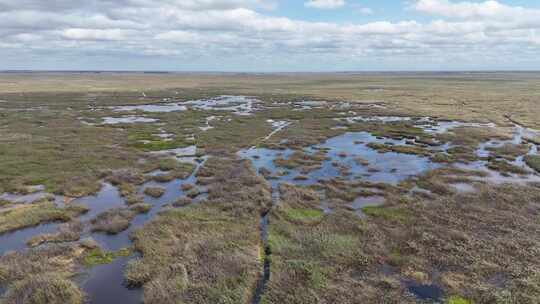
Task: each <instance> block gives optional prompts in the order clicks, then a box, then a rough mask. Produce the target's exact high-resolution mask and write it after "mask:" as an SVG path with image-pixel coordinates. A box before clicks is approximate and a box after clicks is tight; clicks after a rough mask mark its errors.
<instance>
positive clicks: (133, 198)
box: [125, 194, 144, 206]
mask: <svg viewBox="0 0 540 304" xmlns="http://www.w3.org/2000/svg"><path fill="white" fill-rule="evenodd" d="M125 201H126V204H128V205H130V206H131V205H137V204H144V197H143V196H142V195H138V194H132V195H129V196H127V197H126V199H125Z"/></svg>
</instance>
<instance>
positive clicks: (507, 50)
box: [0, 0, 540, 72]
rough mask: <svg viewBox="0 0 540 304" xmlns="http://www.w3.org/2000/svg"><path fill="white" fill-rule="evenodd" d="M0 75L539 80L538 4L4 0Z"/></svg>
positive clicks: (496, 0)
mask: <svg viewBox="0 0 540 304" xmlns="http://www.w3.org/2000/svg"><path fill="white" fill-rule="evenodd" d="M0 36H1V37H0V69H1V70H6V69H47V70H168V71H260V72H273V71H363V70H501V69H503V70H538V69H540V1H536V0H534V1H533V0H480V1H479V0H463V1H460V0H403V1H400V0H385V1H381V0H380V1H375V0H289V1H285V0H94V1H86V0H51V1H42V0H0Z"/></svg>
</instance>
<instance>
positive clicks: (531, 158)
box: [524, 155, 540, 173]
mask: <svg viewBox="0 0 540 304" xmlns="http://www.w3.org/2000/svg"><path fill="white" fill-rule="evenodd" d="M524 160H525V163H527V165H528V166H529V167H531V168H533V169H534V170H536V172H539V173H540V155H527V156H525V158H524Z"/></svg>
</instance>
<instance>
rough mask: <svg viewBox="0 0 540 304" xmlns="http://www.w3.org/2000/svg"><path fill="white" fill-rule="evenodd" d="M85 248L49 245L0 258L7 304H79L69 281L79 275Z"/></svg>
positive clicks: (1, 279)
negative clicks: (80, 262) (78, 270)
mask: <svg viewBox="0 0 540 304" xmlns="http://www.w3.org/2000/svg"><path fill="white" fill-rule="evenodd" d="M85 252H86V250H85V248H82V247H80V246H79V245H78V244H75V243H71V244H49V245H48V246H41V247H36V248H30V249H28V250H26V251H24V252H10V253H6V254H4V255H3V256H1V257H0V285H1V286H2V287H5V288H6V290H7V291H6V293H5V298H4V301H6V302H7V303H39V304H42V303H80V301H82V296H81V298H79V295H81V294H80V291H79V289H78V287H77V286H76V285H74V284H72V283H71V282H70V281H68V279H69V278H70V277H71V276H73V275H74V274H76V270H77V269H78V263H79V260H80V259H81V258H82V256H83V255H84V254H85Z"/></svg>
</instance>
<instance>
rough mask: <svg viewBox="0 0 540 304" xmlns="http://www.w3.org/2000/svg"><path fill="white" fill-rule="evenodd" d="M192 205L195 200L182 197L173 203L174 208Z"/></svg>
mask: <svg viewBox="0 0 540 304" xmlns="http://www.w3.org/2000/svg"><path fill="white" fill-rule="evenodd" d="M191 203H193V200H192V199H191V198H189V197H181V198H179V199H177V200H176V201H175V202H174V203H173V206H174V207H185V206H187V205H190V204H191Z"/></svg>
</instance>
